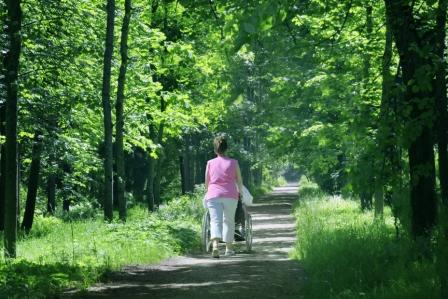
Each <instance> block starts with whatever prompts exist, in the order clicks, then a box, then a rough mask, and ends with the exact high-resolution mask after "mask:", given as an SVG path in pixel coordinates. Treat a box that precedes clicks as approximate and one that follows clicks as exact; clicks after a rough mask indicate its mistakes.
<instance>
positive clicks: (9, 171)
mask: <svg viewBox="0 0 448 299" xmlns="http://www.w3.org/2000/svg"><path fill="white" fill-rule="evenodd" d="M6 8H7V13H8V16H7V22H6V33H7V35H8V42H9V47H8V49H7V51H8V52H7V54H6V57H5V59H4V62H5V73H6V75H5V85H6V125H5V127H6V130H5V131H6V134H5V135H6V145H5V160H6V167H5V173H4V175H5V176H6V179H5V237H4V238H5V257H7V258H15V257H16V239H17V209H18V202H19V198H18V194H19V192H18V188H19V186H18V183H19V182H18V149H17V113H18V105H17V94H18V82H17V79H18V73H19V59H20V53H21V46H22V45H21V37H20V30H21V25H22V11H21V7H20V0H8V1H6Z"/></svg>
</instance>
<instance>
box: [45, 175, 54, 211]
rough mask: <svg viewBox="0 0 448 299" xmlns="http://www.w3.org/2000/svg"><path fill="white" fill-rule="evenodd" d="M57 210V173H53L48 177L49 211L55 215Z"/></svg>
mask: <svg viewBox="0 0 448 299" xmlns="http://www.w3.org/2000/svg"><path fill="white" fill-rule="evenodd" d="M55 211H56V175H55V174H54V173H51V174H49V175H48V178H47V213H48V214H50V215H54V212H55Z"/></svg>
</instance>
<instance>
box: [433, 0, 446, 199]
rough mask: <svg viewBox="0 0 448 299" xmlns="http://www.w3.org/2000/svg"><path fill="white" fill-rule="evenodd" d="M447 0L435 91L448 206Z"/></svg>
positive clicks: (440, 18)
mask: <svg viewBox="0 0 448 299" xmlns="http://www.w3.org/2000/svg"><path fill="white" fill-rule="evenodd" d="M447 2H448V1H447V0H440V1H439V8H438V13H437V25H436V35H437V36H436V54H437V58H438V61H437V70H436V79H435V80H434V84H435V86H434V92H435V97H436V99H437V108H438V109H437V110H438V111H439V115H438V116H439V117H438V126H437V128H438V142H437V145H438V150H439V152H438V154H439V178H440V188H441V190H442V202H443V203H444V204H445V205H447V206H448V149H447V144H448V140H447V133H448V113H447V94H446V83H447V82H446V60H445V35H446V34H445V30H446V11H447Z"/></svg>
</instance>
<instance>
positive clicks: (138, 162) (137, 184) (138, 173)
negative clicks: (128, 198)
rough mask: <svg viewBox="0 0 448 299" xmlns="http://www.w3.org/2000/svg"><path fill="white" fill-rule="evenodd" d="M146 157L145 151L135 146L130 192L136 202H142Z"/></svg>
mask: <svg viewBox="0 0 448 299" xmlns="http://www.w3.org/2000/svg"><path fill="white" fill-rule="evenodd" d="M146 168H147V166H146V159H145V152H144V150H143V149H141V148H136V149H135V150H134V161H133V171H132V175H133V181H134V183H133V186H132V187H133V188H132V193H133V195H134V197H135V199H136V200H137V201H138V202H143V201H144V199H143V195H144V190H145V182H146V174H147V170H146Z"/></svg>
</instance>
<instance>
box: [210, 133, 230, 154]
mask: <svg viewBox="0 0 448 299" xmlns="http://www.w3.org/2000/svg"><path fill="white" fill-rule="evenodd" d="M213 145H214V147H215V153H217V154H219V155H223V154H224V153H225V152H226V150H227V140H226V138H225V137H224V136H218V137H216V138H215V140H213Z"/></svg>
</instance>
